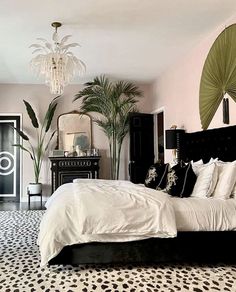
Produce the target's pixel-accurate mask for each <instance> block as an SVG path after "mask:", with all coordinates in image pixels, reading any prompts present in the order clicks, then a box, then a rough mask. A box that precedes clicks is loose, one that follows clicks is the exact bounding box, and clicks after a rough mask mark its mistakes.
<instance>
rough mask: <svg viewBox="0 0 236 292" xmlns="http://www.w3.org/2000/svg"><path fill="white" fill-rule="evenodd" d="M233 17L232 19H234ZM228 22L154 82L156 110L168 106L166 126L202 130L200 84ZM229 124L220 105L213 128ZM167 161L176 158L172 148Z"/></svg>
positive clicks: (235, 110)
mask: <svg viewBox="0 0 236 292" xmlns="http://www.w3.org/2000/svg"><path fill="white" fill-rule="evenodd" d="M231 21H232V20H231ZM231 23H233V22H230V23H229V22H228V23H224V25H222V26H221V27H219V28H218V29H216V30H215V31H214V32H213V33H212V34H211V35H210V36H208V37H207V38H206V39H205V40H203V42H202V43H201V44H199V45H198V46H197V47H195V48H194V50H192V51H191V52H189V54H188V55H186V56H184V57H183V58H181V59H180V60H178V62H177V63H175V64H173V65H172V66H171V67H170V68H168V69H167V70H166V71H165V72H164V73H163V74H162V75H161V76H160V77H159V78H158V79H157V80H156V81H155V82H154V83H153V95H152V101H153V103H152V106H153V107H152V110H153V111H155V110H157V109H158V108H160V107H164V109H165V128H166V129H168V128H170V126H171V125H173V124H175V125H178V127H179V128H185V129H186V130H187V131H188V132H192V131H200V130H201V123H200V116H199V86H200V79H201V73H202V68H203V65H204V62H205V59H206V57H207V54H208V52H209V49H210V47H211V46H212V44H213V42H214V40H215V39H216V37H217V36H218V35H219V34H220V32H221V31H222V30H223V29H224V27H225V25H230V24H231ZM230 124H231V125H234V124H236V103H234V102H233V100H232V99H231V98H230ZM222 126H227V125H224V124H223V122H222V107H221V106H220V107H219V108H218V111H217V112H216V115H215V116H214V118H213V120H212V122H211V124H210V126H209V128H216V127H222ZM165 154H166V155H165V157H166V160H167V161H170V160H171V159H172V156H171V150H166V153H165Z"/></svg>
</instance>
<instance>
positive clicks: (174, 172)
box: [165, 163, 197, 198]
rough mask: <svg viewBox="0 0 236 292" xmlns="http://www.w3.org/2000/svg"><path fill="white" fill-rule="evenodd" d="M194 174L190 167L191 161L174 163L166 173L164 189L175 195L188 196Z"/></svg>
mask: <svg viewBox="0 0 236 292" xmlns="http://www.w3.org/2000/svg"><path fill="white" fill-rule="evenodd" d="M196 179H197V177H196V174H195V173H194V171H193V169H192V165H191V163H188V164H186V165H185V164H182V163H179V164H176V165H175V166H173V167H172V168H171V169H170V170H169V172H168V174H167V184H166V188H165V191H166V192H167V193H168V194H169V195H171V196H175V197H180V198H183V197H189V196H190V195H191V193H192V191H193V188H194V185H195V182H196Z"/></svg>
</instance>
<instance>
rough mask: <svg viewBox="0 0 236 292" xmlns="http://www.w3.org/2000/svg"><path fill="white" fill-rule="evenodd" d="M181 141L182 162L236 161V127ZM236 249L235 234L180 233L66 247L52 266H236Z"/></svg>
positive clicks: (185, 135)
mask: <svg viewBox="0 0 236 292" xmlns="http://www.w3.org/2000/svg"><path fill="white" fill-rule="evenodd" d="M177 140H178V141H177V147H178V149H177V150H178V158H179V159H180V160H184V161H190V160H194V161H197V160H199V159H203V160H204V162H207V161H209V159H210V158H211V157H213V158H216V157H218V158H219V159H221V160H224V161H233V160H236V126H230V127H224V128H218V129H212V130H206V131H200V132H194V133H182V134H180V135H179V136H178V139H177ZM235 247H236V232H235V231H217V232H213V231H211V232H178V235H177V237H176V238H151V239H145V240H140V241H132V242H122V243H97V242H94V243H86V244H78V245H72V246H66V247H64V248H63V250H62V251H61V252H60V254H59V255H57V256H56V257H55V258H53V259H52V260H51V261H50V262H49V264H50V265H51V264H89V263H93V264H108V263H122V264H127V263H162V262H193V261H194V262H201V263H213V262H227V263H228V262H230V263H236V253H235Z"/></svg>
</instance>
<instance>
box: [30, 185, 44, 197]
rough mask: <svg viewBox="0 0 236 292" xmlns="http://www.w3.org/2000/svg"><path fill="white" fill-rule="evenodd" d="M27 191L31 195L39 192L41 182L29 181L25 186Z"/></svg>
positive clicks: (40, 190) (40, 191)
mask: <svg viewBox="0 0 236 292" xmlns="http://www.w3.org/2000/svg"><path fill="white" fill-rule="evenodd" d="M27 192H28V193H29V194H31V195H35V194H41V193H42V184H41V183H29V184H28V186H27Z"/></svg>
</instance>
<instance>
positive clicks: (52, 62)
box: [30, 22, 86, 95]
mask: <svg viewBox="0 0 236 292" xmlns="http://www.w3.org/2000/svg"><path fill="white" fill-rule="evenodd" d="M52 26H53V27H54V28H55V32H54V33H53V35H52V40H53V44H51V43H49V42H48V41H47V40H45V39H43V38H37V40H39V41H40V42H41V43H42V44H32V45H31V46H30V48H34V49H35V50H34V51H33V52H32V54H35V53H39V54H38V55H37V56H35V57H34V58H33V59H32V60H31V62H30V65H31V68H32V70H33V71H35V72H36V74H37V75H38V76H44V78H45V83H46V84H47V85H48V86H49V87H50V92H51V93H52V94H59V95H60V94H62V93H63V91H64V87H65V86H66V85H67V84H69V83H70V82H71V81H72V79H73V77H74V76H75V75H76V74H77V73H78V74H82V73H84V72H85V70H86V66H85V64H84V63H83V62H82V61H81V60H79V59H78V58H77V57H76V56H75V55H74V54H73V53H72V52H70V51H69V49H70V48H73V47H77V46H79V44H78V43H71V44H66V42H67V41H68V39H69V38H70V37H71V35H66V36H64V37H63V38H62V39H61V41H60V40H59V38H58V34H57V28H58V27H60V26H61V23H60V22H53V23H52Z"/></svg>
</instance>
